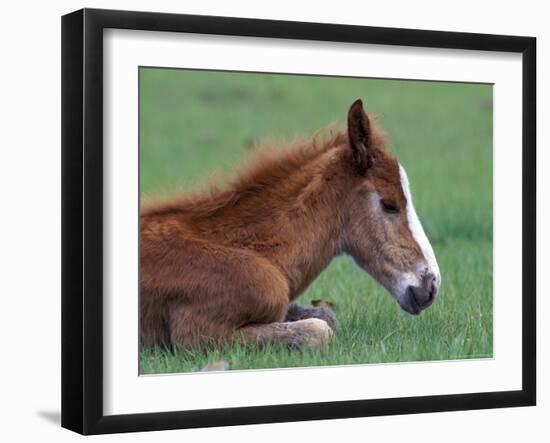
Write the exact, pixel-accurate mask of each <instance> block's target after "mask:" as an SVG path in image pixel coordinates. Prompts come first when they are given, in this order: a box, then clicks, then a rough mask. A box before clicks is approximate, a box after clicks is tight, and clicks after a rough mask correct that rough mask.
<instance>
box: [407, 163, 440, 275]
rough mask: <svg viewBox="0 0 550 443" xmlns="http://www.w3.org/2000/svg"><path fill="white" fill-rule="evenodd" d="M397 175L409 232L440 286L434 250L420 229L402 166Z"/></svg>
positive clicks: (422, 229) (420, 225)
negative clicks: (405, 205)
mask: <svg viewBox="0 0 550 443" xmlns="http://www.w3.org/2000/svg"><path fill="white" fill-rule="evenodd" d="M399 175H400V177H401V187H402V188H403V194H405V198H406V199H407V219H408V221H409V229H410V230H411V233H412V235H413V238H414V239H415V240H416V242H417V243H418V246H420V249H421V250H422V253H423V254H424V257H425V258H426V261H427V262H428V266H429V267H430V268H431V271H432V272H433V273H434V274H435V275H436V276H437V281H438V283H439V284H441V274H440V273H439V266H438V265H437V260H436V259H435V254H434V250H433V248H432V245H431V244H430V242H429V240H428V237H426V233H425V232H424V228H422V224H421V223H420V220H419V219H418V215H417V214H416V211H415V209H414V205H413V201H412V196H411V190H410V187H409V179H408V177H407V173H406V172H405V169H404V168H403V166H401V164H400V165H399Z"/></svg>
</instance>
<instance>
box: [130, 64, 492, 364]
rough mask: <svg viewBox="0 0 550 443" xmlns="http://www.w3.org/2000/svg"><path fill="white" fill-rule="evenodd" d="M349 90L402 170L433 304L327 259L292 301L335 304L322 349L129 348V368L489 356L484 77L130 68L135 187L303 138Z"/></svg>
mask: <svg viewBox="0 0 550 443" xmlns="http://www.w3.org/2000/svg"><path fill="white" fill-rule="evenodd" d="M359 97H361V98H363V100H364V103H365V105H366V108H367V110H368V111H369V112H372V113H376V114H379V115H380V116H381V123H382V125H383V127H384V128H385V129H386V130H387V132H388V133H389V134H390V136H391V140H392V147H391V150H392V151H393V152H394V153H395V154H396V155H397V157H398V158H399V160H400V162H401V163H402V164H403V165H404V166H405V168H406V169H407V173H408V175H409V179H410V181H411V187H412V193H413V196H414V199H415V207H416V210H417V212H418V214H419V217H420V219H421V220H422V223H423V225H424V229H425V230H426V233H427V235H428V237H429V238H430V240H431V243H432V246H433V247H434V250H435V252H436V255H437V259H438V262H439V266H440V268H441V274H442V280H443V285H442V290H441V293H440V296H439V298H438V300H437V302H436V303H435V304H434V305H433V306H432V307H431V308H430V309H428V310H427V311H425V312H423V313H422V315H420V316H411V315H409V314H407V313H405V312H403V311H401V309H400V308H399V306H398V305H397V303H396V302H395V301H394V300H393V299H392V297H391V296H390V295H389V294H388V293H387V292H386V291H385V290H384V289H383V288H382V287H381V286H379V285H378V284H377V283H376V282H375V281H374V280H373V279H372V278H371V277H370V276H369V275H367V274H366V273H364V272H362V271H361V270H359V269H358V268H357V267H356V266H355V265H354V264H353V263H352V261H351V259H350V258H348V257H341V258H337V259H335V260H334V261H333V262H332V264H331V265H330V266H329V267H328V268H327V269H326V270H325V271H324V272H323V273H322V274H321V275H320V276H319V278H318V279H317V280H316V281H315V282H314V283H313V285H312V286H311V287H310V288H309V289H308V291H307V292H306V293H305V294H304V295H303V296H302V297H301V298H300V299H299V300H298V301H299V303H300V304H304V305H307V304H309V303H310V302H311V300H313V299H325V300H330V301H332V302H334V303H335V305H336V314H337V316H338V320H339V324H340V326H339V328H338V329H337V331H336V333H335V335H334V337H333V340H332V342H331V343H330V344H329V345H328V346H326V347H324V348H321V349H315V350H311V349H304V350H292V351H290V350H288V349H286V348H284V347H280V346H272V347H269V348H267V349H257V348H254V347H241V346H237V345H234V346H230V347H218V348H208V349H206V348H204V349H198V350H187V351H185V350H181V351H178V352H174V353H167V352H163V351H161V350H159V349H143V350H142V351H141V355H140V371H141V373H142V374H151V373H167V372H188V371H196V370H200V369H201V368H203V367H204V366H205V365H206V364H207V363H208V362H211V361H214V360H225V361H227V362H228V363H229V365H230V368H231V369H232V370H236V369H239V370H240V369H254V368H282V367H298V366H302V367H303V366H323V365H340V364H364V363H382V362H405V361H427V360H447V359H460V358H479V357H491V356H492V352H493V351H492V343H493V317H492V313H493V303H492V230H493V227H492V87H491V86H488V85H471V84H449V83H432V82H412V81H391V80H372V79H345V78H326V77H325V78H316V77H300V76H283V75H258V74H239V73H217V72H202V71H181V70H159V69H142V70H141V71H140V131H141V133H140V155H141V157H140V158H141V171H140V174H141V193H142V197H147V196H157V195H169V194H171V193H173V192H174V191H175V190H177V189H190V188H192V189H197V188H201V187H203V186H205V185H206V184H207V182H208V180H209V177H210V176H211V175H212V173H214V172H216V171H225V172H229V171H231V169H232V167H233V166H235V165H237V164H239V163H240V161H241V160H242V158H243V156H244V155H245V154H246V153H247V151H249V150H250V149H251V147H252V146H253V144H254V142H255V141H256V140H258V139H261V138H262V137H266V136H268V137H277V138H285V137H286V138H290V137H293V136H296V135H299V136H303V137H308V136H310V135H311V134H312V133H313V132H314V131H315V130H317V129H319V128H320V127H322V126H325V125H326V124H328V123H331V122H340V123H341V122H344V121H345V117H346V112H347V109H348V107H349V105H350V104H351V103H352V101H353V100H355V99H356V98H359Z"/></svg>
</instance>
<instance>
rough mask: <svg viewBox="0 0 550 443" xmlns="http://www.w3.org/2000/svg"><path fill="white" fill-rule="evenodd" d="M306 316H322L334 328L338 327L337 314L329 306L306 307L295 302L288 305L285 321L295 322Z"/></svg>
mask: <svg viewBox="0 0 550 443" xmlns="http://www.w3.org/2000/svg"><path fill="white" fill-rule="evenodd" d="M306 318H320V319H321V320H324V321H326V322H327V324H328V325H329V326H330V327H331V328H332V329H336V325H337V322H336V314H334V311H332V310H331V309H328V308H316V307H304V306H299V305H296V304H294V303H293V304H291V305H290V306H289V307H288V312H287V314H286V317H285V321H287V322H294V321H297V320H304V319H306Z"/></svg>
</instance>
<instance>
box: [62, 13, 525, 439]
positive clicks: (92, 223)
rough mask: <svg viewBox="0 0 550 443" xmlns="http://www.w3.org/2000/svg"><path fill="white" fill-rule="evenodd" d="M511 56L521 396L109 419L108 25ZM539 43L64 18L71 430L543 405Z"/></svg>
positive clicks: (65, 319)
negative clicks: (519, 104) (517, 87)
mask: <svg viewBox="0 0 550 443" xmlns="http://www.w3.org/2000/svg"><path fill="white" fill-rule="evenodd" d="M107 28H118V29H133V30H148V31H172V32H180V33H181V32H186V33H198V34H216V35H226V36H249V37H269V38H280V39H300V40H316V41H327V42H352V43H369V44H378V45H399V46H416V47H430V48H455V49H470V50H480V51H502V52H511V53H520V54H522V63H523V80H522V81H523V109H522V112H523V119H522V129H523V145H522V153H523V167H522V174H523V176H522V183H523V190H522V192H523V214H522V220H523V234H522V240H523V251H522V252H523V257H522V260H523V269H522V288H523V293H522V334H523V336H522V359H523V361H522V389H521V390H517V391H506V392H478V393H468V394H457V395H435V396H422V397H404V398H391V399H372V400H358V401H337V402H325V403H308V404H282V405H267V406H261V407H237V408H229V409H209V410H191V411H177V412H160V413H142V414H131V415H109V416H106V415H104V413H103V407H102V404H103V342H102V325H103V319H102V315H103V299H102V291H103V271H102V269H103V146H102V138H103V110H102V109H103V88H102V84H103V78H102V77H103V38H102V36H103V30H104V29H107ZM535 67H536V39H535V38H533V37H517V36H504V35H485V34H471V33H456V32H440V31H424V30H412V29H390V28H378V27H364V26H349V25H338V24H319V23H300V22H287V21H274V20H256V19H244V18H229V17H210V16H196V15H179V14H164V13H150V12H127V11H110V10H97V9H83V10H79V11H76V12H73V13H71V14H68V15H65V16H63V18H62V426H63V427H65V428H68V429H71V430H73V431H76V432H79V433H82V434H104V433H115V432H132V431H150V430H161V429H177V428H193V427H211V426H228V425H239V424H255V423H273V422H285V421H302V420H319V419H332V418H348V417H363V416H379V415H390V414H413V413H424V412H436V411H456V410H466V409H485V408H501V407H513V406H529V405H535V403H536V353H535V351H536V341H535V340H536V337H535V331H536V323H535V322H536V315H535V310H536V275H535V274H536V145H535V140H536V137H535V131H536V119H535V117H536V102H535V99H536V97H535V95H536V90H535V84H536V69H535Z"/></svg>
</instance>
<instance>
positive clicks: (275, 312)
mask: <svg viewBox="0 0 550 443" xmlns="http://www.w3.org/2000/svg"><path fill="white" fill-rule="evenodd" d="M140 235H141V249H140V276H141V277H140V278H141V281H140V288H141V289H140V337H141V342H142V344H143V345H155V344H156V345H170V344H174V345H183V346H196V345H200V344H203V343H206V342H224V341H239V342H243V343H260V344H262V343H268V342H272V343H284V344H290V345H298V346H299V345H317V344H320V343H324V342H326V341H327V340H328V339H329V337H330V335H331V334H332V328H333V327H334V318H333V316H332V315H331V313H330V311H328V310H326V309H323V308H300V307H299V306H298V305H295V304H292V302H293V301H294V300H295V299H296V298H297V297H299V296H300V294H302V293H303V292H304V291H305V289H306V288H307V287H308V286H309V284H310V283H311V282H312V281H313V280H314V279H315V278H316V277H317V276H318V275H319V273H321V272H322V271H323V269H325V267H326V266H327V265H328V264H329V262H330V261H331V260H332V259H333V258H334V257H335V256H338V255H340V254H349V255H351V256H352V257H353V259H354V260H355V261H356V262H357V263H358V265H359V266H360V267H362V268H363V269H365V270H366V271H367V272H368V273H370V274H371V275H372V276H373V277H374V278H375V279H376V280H377V281H378V282H379V283H380V284H382V285H383V286H384V287H385V288H386V289H387V290H388V291H389V292H390V293H391V294H392V295H393V296H394V298H395V299H396V300H397V302H398V303H399V305H400V306H401V307H402V308H403V309H404V310H406V311H407V312H409V313H411V314H418V313H420V311H421V310H422V309H424V308H426V307H428V306H430V305H431V304H432V302H433V301H434V299H435V297H436V295H437V292H438V289H439V286H440V284H441V277H440V275H439V269H438V266H437V262H436V260H435V256H434V252H433V250H432V248H431V246H430V243H429V242H428V240H427V238H426V235H425V234H424V231H423V229H422V226H421V224H420V222H419V220H418V217H417V215H416V213H415V210H414V207H413V204H412V199H411V194H410V190H409V183H408V179H407V175H406V173H405V170H404V169H403V168H402V167H401V165H400V164H399V163H398V162H397V160H396V159H395V158H394V157H393V156H392V155H391V154H389V153H388V152H387V151H386V150H385V149H384V135H383V133H382V132H381V131H380V130H379V129H378V128H377V126H376V125H375V123H374V121H373V120H372V119H371V118H369V117H368V116H367V114H366V113H365V111H364V109H363V104H362V102H361V100H357V101H356V102H354V103H353V104H352V106H351V107H350V109H349V112H348V118H347V131H344V132H340V133H337V134H336V135H334V136H332V137H331V138H330V139H329V140H327V141H325V142H322V143H318V142H316V141H310V142H307V143H301V144H295V145H293V146H290V147H289V148H288V149H287V150H283V151H277V152H269V153H267V154H265V155H264V156H263V157H260V158H259V159H257V160H256V162H255V163H254V164H253V166H252V167H251V168H249V169H248V170H247V171H245V172H244V173H242V174H241V175H238V176H237V177H236V178H235V179H234V180H233V181H232V182H231V184H230V186H229V187H228V188H227V189H225V190H222V191H214V192H212V193H208V194H201V195H198V196H194V197H183V198H181V197H180V198H175V199H173V200H171V201H168V202H164V203H159V204H156V205H155V206H151V207H149V208H148V209H144V210H143V211H142V213H141V225H140Z"/></svg>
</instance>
